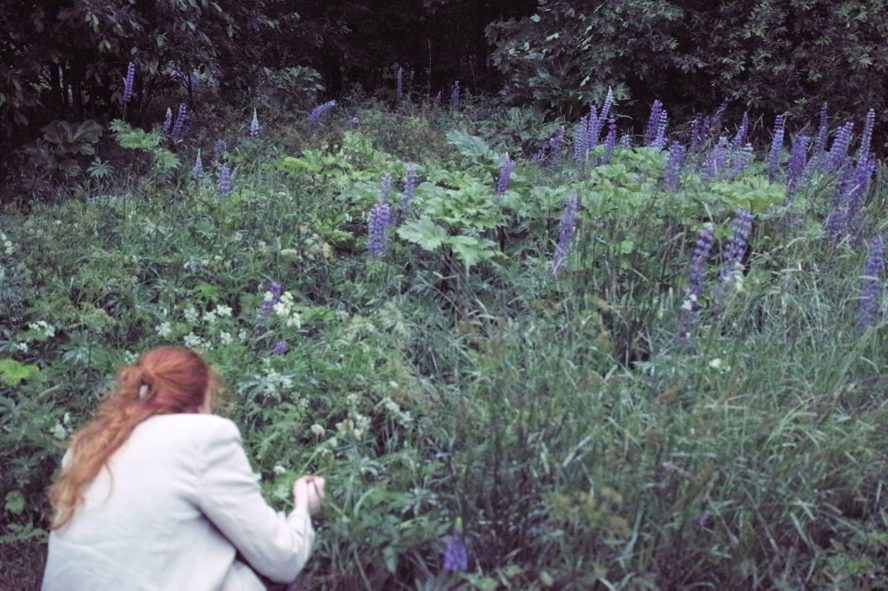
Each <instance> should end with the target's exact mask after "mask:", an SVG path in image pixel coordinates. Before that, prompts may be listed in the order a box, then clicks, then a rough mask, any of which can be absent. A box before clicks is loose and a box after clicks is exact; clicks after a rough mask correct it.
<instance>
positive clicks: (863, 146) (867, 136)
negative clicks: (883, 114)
mask: <svg viewBox="0 0 888 591" xmlns="http://www.w3.org/2000/svg"><path fill="white" fill-rule="evenodd" d="M875 125H876V111H875V109H870V110H869V111H867V113H866V122H865V123H864V124H863V133H861V134H860V148H859V149H858V150H857V159H858V160H860V159H861V158H864V157H865V156H866V155H867V154H868V153H869V149H870V143H871V142H872V139H873V127H875Z"/></svg>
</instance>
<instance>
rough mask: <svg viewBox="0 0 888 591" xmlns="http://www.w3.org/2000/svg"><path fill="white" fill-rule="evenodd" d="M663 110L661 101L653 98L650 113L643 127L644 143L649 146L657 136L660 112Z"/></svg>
mask: <svg viewBox="0 0 888 591" xmlns="http://www.w3.org/2000/svg"><path fill="white" fill-rule="evenodd" d="M662 111H663V103H661V102H660V101H659V100H655V101H654V103H653V104H652V105H651V115H650V117H649V118H648V122H647V127H645V129H644V145H645V146H650V145H651V144H652V143H653V142H654V140H655V139H656V137H657V130H658V129H659V127H660V113H662Z"/></svg>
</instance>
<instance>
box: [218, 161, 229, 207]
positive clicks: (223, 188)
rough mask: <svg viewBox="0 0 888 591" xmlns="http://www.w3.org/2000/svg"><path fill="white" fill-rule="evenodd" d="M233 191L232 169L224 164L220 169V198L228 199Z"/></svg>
mask: <svg viewBox="0 0 888 591" xmlns="http://www.w3.org/2000/svg"><path fill="white" fill-rule="evenodd" d="M231 189H232V181H231V168H229V166H228V163H227V162H224V163H223V164H222V167H221V168H220V169H219V197H222V198H223V199H224V198H226V197H228V196H229V195H231Z"/></svg>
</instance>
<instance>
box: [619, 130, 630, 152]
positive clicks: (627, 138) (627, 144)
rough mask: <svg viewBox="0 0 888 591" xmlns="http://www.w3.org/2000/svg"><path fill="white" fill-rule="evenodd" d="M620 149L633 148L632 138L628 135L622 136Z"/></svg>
mask: <svg viewBox="0 0 888 591" xmlns="http://www.w3.org/2000/svg"><path fill="white" fill-rule="evenodd" d="M620 147H621V148H626V149H627V150H628V149H630V148H631V147H632V136H631V135H629V134H628V133H624V134H623V135H621V136H620Z"/></svg>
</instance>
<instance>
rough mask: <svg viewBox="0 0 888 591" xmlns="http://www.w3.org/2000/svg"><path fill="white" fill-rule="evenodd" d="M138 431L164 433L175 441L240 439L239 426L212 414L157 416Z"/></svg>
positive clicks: (147, 421)
mask: <svg viewBox="0 0 888 591" xmlns="http://www.w3.org/2000/svg"><path fill="white" fill-rule="evenodd" d="M138 430H140V431H144V432H152V433H154V434H158V433H163V434H164V435H165V436H166V437H170V438H174V439H191V440H198V441H200V440H203V441H206V440H208V439H231V438H234V439H238V440H240V431H239V430H238V428H237V425H235V424H234V422H232V421H231V420H229V419H226V418H225V417H220V416H219V415H212V414H198V413H179V414H169V415H155V416H153V417H151V418H149V419H146V420H145V421H144V422H143V423H142V424H141V425H140V426H139V427H138Z"/></svg>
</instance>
